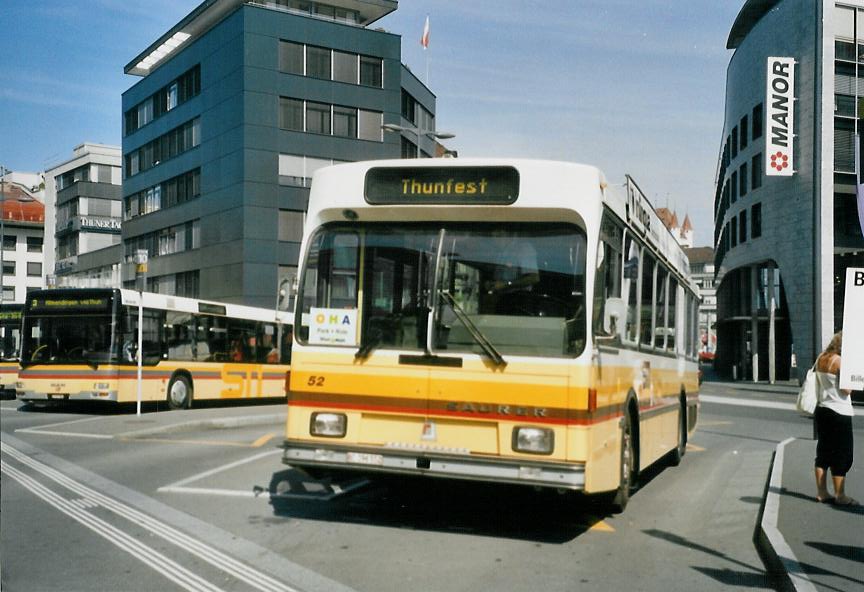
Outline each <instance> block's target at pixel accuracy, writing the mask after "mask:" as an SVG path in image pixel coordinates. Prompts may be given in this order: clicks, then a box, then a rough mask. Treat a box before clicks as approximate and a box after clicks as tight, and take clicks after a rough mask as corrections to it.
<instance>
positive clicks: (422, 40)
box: [420, 14, 429, 49]
mask: <svg viewBox="0 0 864 592" xmlns="http://www.w3.org/2000/svg"><path fill="white" fill-rule="evenodd" d="M420 45H422V46H423V49H427V48H428V47H429V15H428V14H427V15H426V24H425V25H424V26H423V36H422V37H421V38H420Z"/></svg>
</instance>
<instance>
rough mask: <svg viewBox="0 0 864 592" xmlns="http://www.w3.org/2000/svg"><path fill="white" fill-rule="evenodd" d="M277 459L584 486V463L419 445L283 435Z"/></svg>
mask: <svg viewBox="0 0 864 592" xmlns="http://www.w3.org/2000/svg"><path fill="white" fill-rule="evenodd" d="M283 448H284V452H283V455H282V462H283V463H285V464H287V465H293V466H297V467H323V468H331V469H343V470H352V471H358V472H364V473H386V474H400V475H423V476H428V477H440V478H446V479H461V480H467V481H482V482H496V483H511V484H516V485H533V486H537V487H553V488H558V489H567V490H573V491H582V490H584V489H585V465H584V463H568V464H563V463H561V464H558V463H544V462H542V461H534V460H531V459H521V458H520V459H513V458H506V459H505V458H502V459H499V458H495V459H493V458H488V457H477V456H470V455H467V454H466V455H461V454H456V455H448V454H441V453H434V452H427V451H424V450H402V449H392V448H361V447H339V446H333V445H328V446H326V447H322V446H318V445H315V444H310V443H308V442H303V443H301V442H295V441H288V440H286V441H285V443H284V444H283Z"/></svg>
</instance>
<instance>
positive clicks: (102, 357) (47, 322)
mask: <svg viewBox="0 0 864 592" xmlns="http://www.w3.org/2000/svg"><path fill="white" fill-rule="evenodd" d="M40 304H41V303H40ZM100 304H102V303H100ZM104 304H105V306H99V307H91V308H83V309H79V308H75V307H72V306H70V307H67V308H61V307H58V309H57V310H52V311H50V312H49V311H45V312H41V311H40V312H36V313H34V314H30V313H28V314H27V315H25V317H24V330H23V336H22V337H23V338H22V347H21V364H22V365H23V366H27V365H28V364H30V365H32V364H46V363H48V364H64V363H66V364H68V363H86V364H90V365H95V364H103V363H106V362H109V361H111V360H113V359H114V358H115V357H116V349H117V348H116V346H115V344H114V341H115V340H114V339H113V338H112V327H113V324H112V314H111V307H110V304H111V300H110V299H106V302H105V303H104ZM31 310H32V309H31Z"/></svg>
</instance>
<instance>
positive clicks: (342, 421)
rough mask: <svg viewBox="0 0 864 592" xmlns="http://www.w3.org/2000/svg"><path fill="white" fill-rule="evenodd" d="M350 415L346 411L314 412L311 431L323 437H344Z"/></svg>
mask: <svg viewBox="0 0 864 592" xmlns="http://www.w3.org/2000/svg"><path fill="white" fill-rule="evenodd" d="M347 425H348V417H346V415H345V414H344V413H313V414H312V420H311V421H310V422H309V433H310V434H312V435H313V436H321V437H322V438H343V437H344V436H345V428H346V427H347Z"/></svg>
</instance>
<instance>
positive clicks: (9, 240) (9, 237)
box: [3, 234, 16, 251]
mask: <svg viewBox="0 0 864 592" xmlns="http://www.w3.org/2000/svg"><path fill="white" fill-rule="evenodd" d="M15 245H16V237H15V235H14V234H4V235H3V250H4V251H14V250H15Z"/></svg>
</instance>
